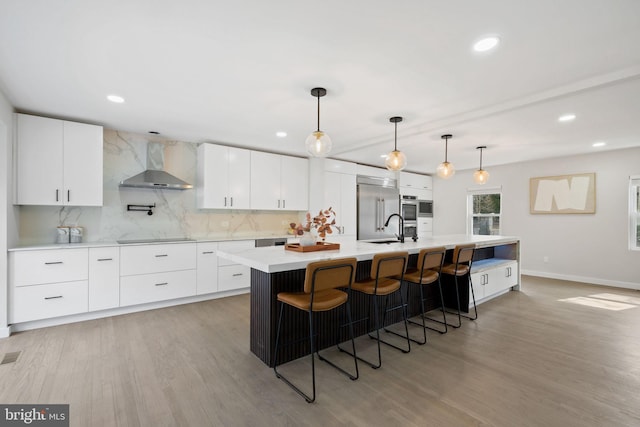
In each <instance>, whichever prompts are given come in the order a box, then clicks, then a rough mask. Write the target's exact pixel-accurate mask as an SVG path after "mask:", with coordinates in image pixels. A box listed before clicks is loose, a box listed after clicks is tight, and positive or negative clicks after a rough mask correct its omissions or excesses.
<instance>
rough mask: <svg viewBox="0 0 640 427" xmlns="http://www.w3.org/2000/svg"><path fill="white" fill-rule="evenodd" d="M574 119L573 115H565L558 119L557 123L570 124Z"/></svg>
mask: <svg viewBox="0 0 640 427" xmlns="http://www.w3.org/2000/svg"><path fill="white" fill-rule="evenodd" d="M575 118H576V115H575V114H565V115H563V116H560V117H558V121H559V122H570V121H571V120H574V119H575Z"/></svg>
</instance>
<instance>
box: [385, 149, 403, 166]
mask: <svg viewBox="0 0 640 427" xmlns="http://www.w3.org/2000/svg"><path fill="white" fill-rule="evenodd" d="M384 165H385V166H386V167H387V169H389V170H390V171H401V170H402V169H404V168H405V166H407V156H405V155H404V153H403V152H402V151H398V150H393V151H392V152H390V153H389V154H387V159H386V160H385V161H384Z"/></svg>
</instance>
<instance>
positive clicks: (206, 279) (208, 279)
mask: <svg viewBox="0 0 640 427" xmlns="http://www.w3.org/2000/svg"><path fill="white" fill-rule="evenodd" d="M197 247H198V278H197V286H196V294H198V295H203V294H210V293H213V292H218V243H217V242H202V243H198V244H197Z"/></svg>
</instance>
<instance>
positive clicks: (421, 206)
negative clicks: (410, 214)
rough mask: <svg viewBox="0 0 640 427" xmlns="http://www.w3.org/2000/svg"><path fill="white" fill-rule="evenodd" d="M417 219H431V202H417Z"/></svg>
mask: <svg viewBox="0 0 640 427" xmlns="http://www.w3.org/2000/svg"><path fill="white" fill-rule="evenodd" d="M418 217H420V218H424V217H428V218H431V217H433V200H418Z"/></svg>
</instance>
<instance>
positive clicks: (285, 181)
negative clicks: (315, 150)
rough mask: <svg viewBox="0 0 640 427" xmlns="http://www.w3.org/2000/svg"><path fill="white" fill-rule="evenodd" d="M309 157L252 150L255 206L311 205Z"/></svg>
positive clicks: (298, 208)
mask: <svg viewBox="0 0 640 427" xmlns="http://www.w3.org/2000/svg"><path fill="white" fill-rule="evenodd" d="M308 180H309V166H308V161H307V159H302V158H298V157H290V156H281V155H278V154H272V153H263V152H260V151H252V152H251V209H263V210H290V211H303V210H307V209H308V208H309V196H308V195H309V190H308V182H309V181H308Z"/></svg>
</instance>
